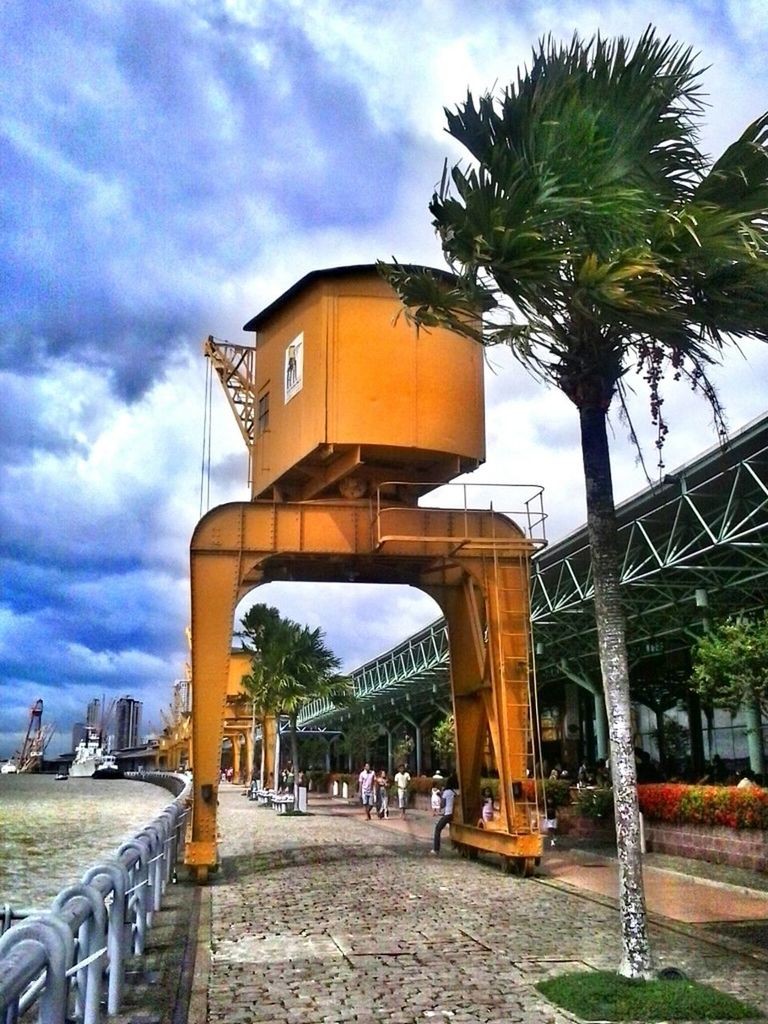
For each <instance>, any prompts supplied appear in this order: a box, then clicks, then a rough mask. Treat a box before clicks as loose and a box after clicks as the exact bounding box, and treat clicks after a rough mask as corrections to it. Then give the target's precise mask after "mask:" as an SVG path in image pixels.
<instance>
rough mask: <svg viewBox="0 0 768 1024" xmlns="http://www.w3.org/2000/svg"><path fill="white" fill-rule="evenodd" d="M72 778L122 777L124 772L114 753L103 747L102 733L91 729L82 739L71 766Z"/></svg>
mask: <svg viewBox="0 0 768 1024" xmlns="http://www.w3.org/2000/svg"><path fill="white" fill-rule="evenodd" d="M69 777H70V778H71V779H121V778H122V777H123V773H122V771H121V769H120V767H119V765H118V763H117V759H116V758H115V756H114V754H110V753H109V752H108V751H105V750H104V748H103V747H102V742H101V734H100V733H99V732H97V731H96V730H91V731H90V732H89V733H88V735H87V736H86V738H85V739H84V740H80V742H79V743H78V745H77V747H76V749H75V757H74V760H73V761H72V764H71V765H70V767H69Z"/></svg>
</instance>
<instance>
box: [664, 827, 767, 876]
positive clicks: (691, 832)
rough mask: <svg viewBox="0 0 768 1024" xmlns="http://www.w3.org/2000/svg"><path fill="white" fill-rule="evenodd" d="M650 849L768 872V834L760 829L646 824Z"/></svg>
mask: <svg viewBox="0 0 768 1024" xmlns="http://www.w3.org/2000/svg"><path fill="white" fill-rule="evenodd" d="M645 845H646V849H647V850H649V851H652V852H654V853H670V854H674V855H676V856H678V857H692V858H693V859H694V860H708V861H711V862H712V863H713V864H731V865H732V866H733V867H739V868H750V869H751V870H752V871H768V835H767V834H766V833H765V832H761V831H758V830H757V829H739V830H737V829H733V828H725V827H722V826H718V825H673V824H668V823H667V822H661V821H648V820H646V821H645Z"/></svg>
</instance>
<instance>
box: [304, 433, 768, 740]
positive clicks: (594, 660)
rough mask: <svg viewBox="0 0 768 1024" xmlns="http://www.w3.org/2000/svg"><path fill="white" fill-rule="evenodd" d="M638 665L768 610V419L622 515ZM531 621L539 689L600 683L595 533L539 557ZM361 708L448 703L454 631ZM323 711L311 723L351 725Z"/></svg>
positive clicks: (375, 671) (392, 670)
mask: <svg viewBox="0 0 768 1024" xmlns="http://www.w3.org/2000/svg"><path fill="white" fill-rule="evenodd" d="M616 512H617V518H618V522H619V539H620V545H621V553H622V577H621V580H622V597H623V600H624V608H625V614H626V617H627V637H628V644H629V654H630V661H631V663H632V665H633V666H637V665H638V664H639V663H641V662H642V661H643V660H644V659H646V658H649V657H657V656H658V655H659V654H661V653H664V652H666V653H670V652H674V651H679V650H682V649H686V648H688V647H689V646H690V644H691V642H692V640H693V639H694V637H695V636H697V635H699V634H700V633H701V630H702V628H703V625H704V621H705V619H707V618H711V619H715V618H718V617H720V616H724V615H727V614H729V613H735V612H740V611H752V610H755V609H759V608H764V607H768V416H765V417H762V418H761V419H759V420H756V421H754V422H753V423H751V424H749V425H748V426H747V427H745V428H744V429H743V430H741V431H739V432H738V433H737V434H735V435H734V436H733V437H732V438H731V439H730V441H729V443H728V445H727V446H725V447H722V448H721V447H716V448H712V449H710V450H708V451H706V452H704V453H703V454H702V455H701V456H699V457H698V458H697V459H695V460H694V461H693V462H690V463H688V464H686V465H684V466H682V467H680V468H679V469H678V470H676V471H675V472H674V473H671V474H669V475H668V476H666V477H665V478H664V480H663V481H662V482H661V484H660V485H659V486H656V487H650V488H648V489H646V490H645V491H642V492H640V493H639V494H637V495H635V496H634V497H632V498H630V499H628V500H627V501H625V502H622V503H621V504H620V505H618V506H617V510H616ZM531 618H532V620H533V628H534V637H535V640H536V661H537V674H538V679H539V684H540V685H541V684H542V683H546V682H548V681H551V680H554V679H559V678H562V677H563V675H564V672H563V669H564V667H567V668H568V672H569V675H570V676H571V677H572V675H573V674H580V675H582V676H583V677H585V678H591V679H592V681H593V682H594V683H598V682H599V666H598V657H597V640H596V627H595V619H594V607H593V584H592V567H591V558H590V551H589V543H588V541H587V531H586V526H583V527H581V528H580V529H579V530H576V531H575V532H574V533H572V534H569V535H568V536H567V537H565V538H564V539H563V540H561V541H559V542H558V543H556V544H553V545H552V546H551V547H549V548H547V549H545V550H543V551H540V552H538V553H537V554H536V555H535V556H534V561H533V571H532V579H531ZM352 679H353V684H354V693H355V697H356V699H357V700H360V701H363V702H365V703H366V704H369V703H374V704H375V706H376V714H377V717H379V718H380V719H382V720H385V719H386V705H387V704H389V706H390V707H391V708H392V710H393V711H394V710H395V709H396V710H397V713H398V714H400V715H401V714H402V713H403V712H406V713H407V707H408V702H409V701H410V702H411V704H412V705H421V706H422V707H423V706H426V705H428V704H429V703H430V702H431V704H432V705H434V704H435V703H441V702H442V703H445V702H446V701H447V700H448V689H449V687H448V637H447V628H446V624H445V621H444V620H443V619H438V620H437V621H436V622H433V623H432V624H431V625H430V626H428V627H427V628H426V629H423V630H421V631H420V632H419V633H415V634H414V635H413V636H411V637H409V638H408V639H407V640H406V641H404V642H403V643H402V644H399V645H398V646H397V647H394V648H393V649H392V650H390V651H387V652H386V653H384V654H382V655H380V656H379V657H378V658H375V659H374V660H373V661H370V662H368V663H367V664H366V665H363V666H362V667H361V668H359V669H357V670H356V671H355V672H354V673H353V674H352ZM339 714H340V712H339V709H338V708H335V707H333V705H331V704H330V702H328V701H315V702H314V703H313V704H311V705H309V706H308V707H307V708H306V709H305V710H304V711H303V712H302V715H301V717H300V719H299V722H300V724H309V723H310V722H311V723H313V724H319V723H320V722H321V721H330V720H331V719H336V720H337V721H338V718H339Z"/></svg>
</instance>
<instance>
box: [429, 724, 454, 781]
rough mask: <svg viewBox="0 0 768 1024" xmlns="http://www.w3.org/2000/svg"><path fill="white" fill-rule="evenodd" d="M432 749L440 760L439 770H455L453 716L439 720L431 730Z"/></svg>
mask: <svg viewBox="0 0 768 1024" xmlns="http://www.w3.org/2000/svg"><path fill="white" fill-rule="evenodd" d="M432 747H433V749H434V751H435V753H436V754H437V756H438V757H439V758H440V768H445V770H446V771H447V772H451V771H454V770H455V768H456V728H455V726H454V721H453V715H446V716H445V718H441V719H440V721H439V722H438V723H437V725H436V726H435V727H434V729H433V730H432Z"/></svg>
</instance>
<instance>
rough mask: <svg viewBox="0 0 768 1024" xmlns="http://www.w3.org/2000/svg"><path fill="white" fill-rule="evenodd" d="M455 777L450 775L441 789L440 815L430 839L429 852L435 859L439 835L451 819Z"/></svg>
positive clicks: (454, 797) (455, 787) (455, 788)
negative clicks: (430, 846)
mask: <svg viewBox="0 0 768 1024" xmlns="http://www.w3.org/2000/svg"><path fill="white" fill-rule="evenodd" d="M457 788H458V787H457V782H456V777H455V776H454V775H450V776H449V777H448V779H447V780H446V783H445V786H444V788H443V796H442V804H441V810H442V812H443V813H442V814H441V815H440V817H439V818H438V819H437V821H436V822H435V832H434V836H433V838H432V849H431V850H430V851H429V852H430V853H431V854H433V855H434V856H435V857H436V856H437V855H438V854H439V853H440V833H441V832H442V831H443V829H444V828H445V826H446V825H447V824H448V823H449V822H450V821H451V819H452V818H453V804H454V801H455V799H456V790H457Z"/></svg>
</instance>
